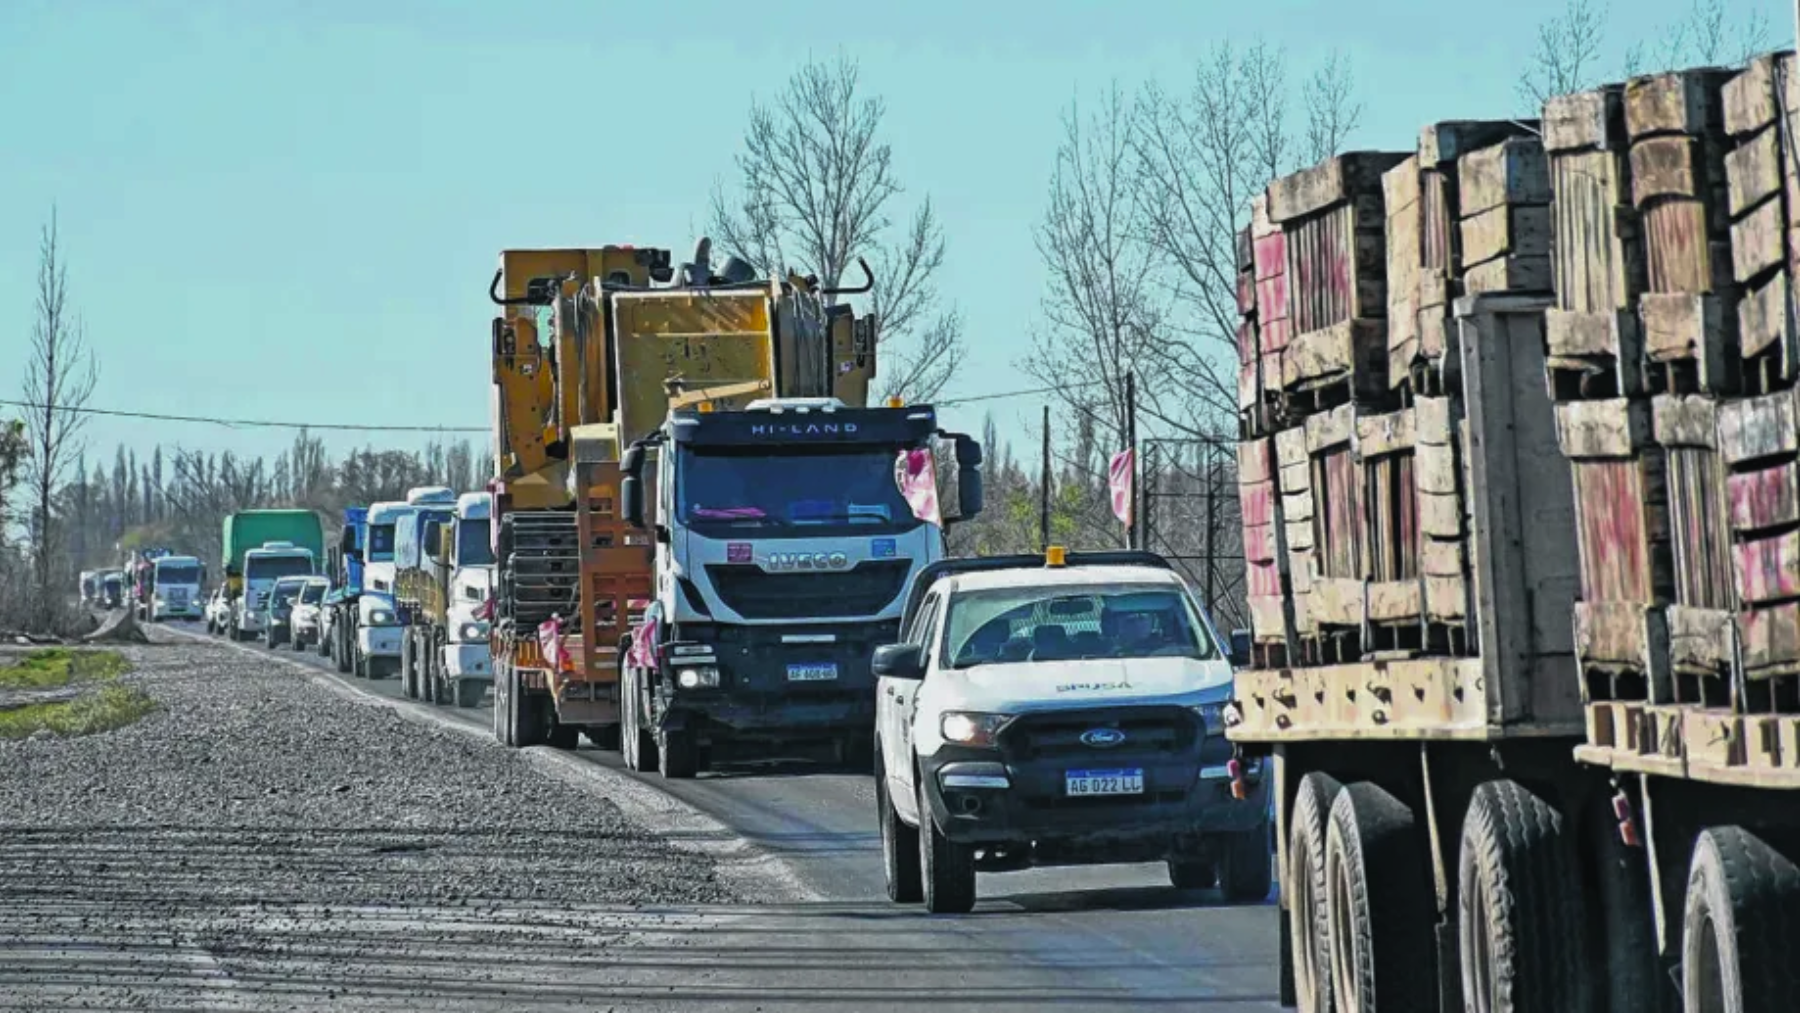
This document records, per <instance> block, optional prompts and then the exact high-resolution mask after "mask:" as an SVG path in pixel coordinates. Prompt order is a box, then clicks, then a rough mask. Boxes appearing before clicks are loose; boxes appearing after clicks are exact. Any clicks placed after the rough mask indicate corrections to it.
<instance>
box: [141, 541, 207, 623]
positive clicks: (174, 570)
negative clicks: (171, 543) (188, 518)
mask: <svg viewBox="0 0 1800 1013" xmlns="http://www.w3.org/2000/svg"><path fill="white" fill-rule="evenodd" d="M152 567H153V569H152V571H151V578H150V580H151V584H150V588H151V591H150V603H149V607H148V611H149V614H150V616H149V617H150V621H151V622H161V621H162V620H164V619H198V618H200V617H201V616H202V615H204V614H205V610H206V603H205V602H204V600H202V598H201V596H200V584H201V582H202V580H203V579H204V577H205V575H206V574H205V570H204V569H203V568H202V567H201V563H200V560H199V559H198V558H197V557H195V556H163V557H161V558H160V559H157V560H156V561H155V563H153V564H152Z"/></svg>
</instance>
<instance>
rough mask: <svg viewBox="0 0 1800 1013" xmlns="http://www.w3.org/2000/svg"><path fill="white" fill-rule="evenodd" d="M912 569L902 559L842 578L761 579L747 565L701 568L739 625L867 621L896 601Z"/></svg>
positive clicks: (863, 566)
mask: <svg viewBox="0 0 1800 1013" xmlns="http://www.w3.org/2000/svg"><path fill="white" fill-rule="evenodd" d="M911 569H912V564H911V563H910V562H908V561H906V560H903V559H877V560H867V561H864V562H861V563H858V564H857V565H856V566H855V567H853V568H852V569H850V570H847V571H844V572H842V573H767V572H764V571H763V569H762V568H761V567H758V566H754V565H751V564H747V563H715V564H712V565H709V566H708V567H707V568H706V575H707V577H709V578H710V579H711V580H712V585H713V588H714V590H716V591H718V593H719V600H720V601H722V602H724V603H725V606H726V607H727V608H729V609H731V610H732V611H733V612H736V613H737V614H738V615H741V616H743V617H744V618H745V619H806V618H830V617H835V616H868V615H874V614H876V613H878V612H880V611H881V610H882V609H884V608H887V607H888V606H889V605H890V604H892V603H893V601H894V599H895V598H898V597H900V592H901V591H902V590H904V589H905V587H906V575H907V572H908V571H909V570H911Z"/></svg>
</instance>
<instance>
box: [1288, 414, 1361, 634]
mask: <svg viewBox="0 0 1800 1013" xmlns="http://www.w3.org/2000/svg"><path fill="white" fill-rule="evenodd" d="M1305 433H1306V454H1307V459H1308V466H1309V468H1310V471H1311V477H1310V479H1309V486H1310V488H1311V490H1312V494H1313V504H1314V508H1313V554H1312V560H1311V565H1312V587H1311V596H1312V600H1311V602H1310V603H1309V604H1308V606H1307V609H1308V612H1309V613H1310V615H1311V618H1312V620H1313V623H1314V627H1315V628H1314V630H1313V632H1312V635H1311V638H1310V642H1309V643H1307V644H1304V645H1302V653H1303V655H1304V656H1305V657H1306V658H1307V659H1308V661H1309V663H1311V664H1331V663H1335V662H1343V661H1356V660H1360V659H1361V657H1362V633H1363V625H1364V622H1365V621H1366V618H1367V611H1366V610H1367V605H1368V586H1369V581H1368V577H1369V570H1368V547H1367V534H1368V532H1367V528H1366V526H1365V523H1364V516H1365V511H1364V496H1363V474H1362V469H1361V468H1360V467H1358V462H1357V457H1356V448H1355V436H1356V406H1355V405H1353V404H1344V405H1340V406H1338V407H1337V408H1334V409H1332V410H1330V411H1328V412H1324V413H1321V414H1318V415H1313V416H1311V417H1309V418H1307V420H1306V424H1305Z"/></svg>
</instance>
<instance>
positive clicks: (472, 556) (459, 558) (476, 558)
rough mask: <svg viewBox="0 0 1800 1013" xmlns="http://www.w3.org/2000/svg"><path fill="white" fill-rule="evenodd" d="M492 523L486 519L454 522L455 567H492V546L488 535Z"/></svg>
mask: <svg viewBox="0 0 1800 1013" xmlns="http://www.w3.org/2000/svg"><path fill="white" fill-rule="evenodd" d="M492 523H493V522H492V521H489V520H487V519H486V518H483V519H481V520H478V521H469V520H464V521H457V522H456V565H457V566H492V565H494V546H493V544H492V538H491V536H490V535H489V532H490V531H491V530H492V528H491V527H490V525H491V524H492Z"/></svg>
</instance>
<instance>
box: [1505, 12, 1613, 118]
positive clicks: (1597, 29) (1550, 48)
mask: <svg viewBox="0 0 1800 1013" xmlns="http://www.w3.org/2000/svg"><path fill="white" fill-rule="evenodd" d="M1607 14H1608V10H1607V7H1606V6H1605V5H1604V4H1596V3H1595V2H1594V0H1569V4H1568V6H1567V7H1565V8H1563V12H1562V13H1561V14H1559V15H1557V16H1556V17H1554V18H1551V19H1550V20H1549V21H1546V22H1544V23H1543V24H1541V25H1539V26H1538V31H1537V48H1536V49H1535V50H1533V51H1532V54H1531V59H1530V61H1529V62H1528V63H1527V64H1526V67H1525V70H1524V71H1523V72H1522V73H1521V74H1520V75H1519V83H1518V89H1519V97H1520V98H1521V99H1522V100H1523V101H1525V102H1526V103H1528V104H1529V105H1530V106H1531V108H1532V109H1538V108H1540V107H1542V106H1543V104H1544V100H1545V99H1548V98H1549V97H1550V96H1552V95H1566V94H1568V93H1569V92H1573V91H1580V90H1581V89H1583V88H1587V87H1590V86H1591V85H1592V84H1593V76H1594V74H1595V72H1596V71H1597V70H1598V69H1599V63H1600V45H1601V41H1602V40H1603V38H1604V37H1605V35H1606V17H1607ZM1533 115H1535V113H1534V114H1533Z"/></svg>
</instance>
